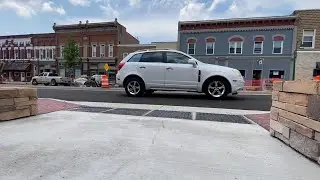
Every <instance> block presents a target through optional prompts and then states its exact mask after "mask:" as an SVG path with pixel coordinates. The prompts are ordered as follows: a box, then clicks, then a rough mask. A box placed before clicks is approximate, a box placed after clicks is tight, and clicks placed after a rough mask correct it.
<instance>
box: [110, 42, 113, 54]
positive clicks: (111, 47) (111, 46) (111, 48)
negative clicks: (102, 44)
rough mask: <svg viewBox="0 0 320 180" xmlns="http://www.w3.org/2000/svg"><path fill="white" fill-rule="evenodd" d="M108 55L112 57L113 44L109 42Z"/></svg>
mask: <svg viewBox="0 0 320 180" xmlns="http://www.w3.org/2000/svg"><path fill="white" fill-rule="evenodd" d="M109 57H113V45H112V44H109Z"/></svg>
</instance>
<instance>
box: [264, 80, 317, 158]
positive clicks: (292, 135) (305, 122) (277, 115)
mask: <svg viewBox="0 0 320 180" xmlns="http://www.w3.org/2000/svg"><path fill="white" fill-rule="evenodd" d="M273 88H274V91H273V93H272V100H273V101H272V107H271V113H270V118H271V119H270V133H271V135H272V136H274V137H276V138H278V139H280V140H281V141H283V142H284V143H285V144H287V145H288V146H290V147H292V148H293V149H295V150H297V151H298V152H300V153H302V154H303V155H305V156H306V157H308V158H310V159H312V160H314V161H317V162H318V163H320V159H319V157H320V112H319V107H320V81H310V80H309V81H286V82H275V83H274V87H273Z"/></svg>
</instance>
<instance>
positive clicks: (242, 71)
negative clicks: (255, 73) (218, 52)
mask: <svg viewBox="0 0 320 180" xmlns="http://www.w3.org/2000/svg"><path fill="white" fill-rule="evenodd" d="M239 71H240V73H241V75H242V77H244V78H245V77H246V70H239Z"/></svg>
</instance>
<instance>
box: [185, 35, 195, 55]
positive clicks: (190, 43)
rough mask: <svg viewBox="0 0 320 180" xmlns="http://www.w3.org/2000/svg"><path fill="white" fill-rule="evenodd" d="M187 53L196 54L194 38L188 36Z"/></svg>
mask: <svg viewBox="0 0 320 180" xmlns="http://www.w3.org/2000/svg"><path fill="white" fill-rule="evenodd" d="M187 53H188V54H190V55H195V54H196V39H194V38H190V39H188V52H187Z"/></svg>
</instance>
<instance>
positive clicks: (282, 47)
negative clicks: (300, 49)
mask: <svg viewBox="0 0 320 180" xmlns="http://www.w3.org/2000/svg"><path fill="white" fill-rule="evenodd" d="M274 42H278V41H273V42H272V54H282V53H283V41H280V42H281V52H280V53H274Z"/></svg>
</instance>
